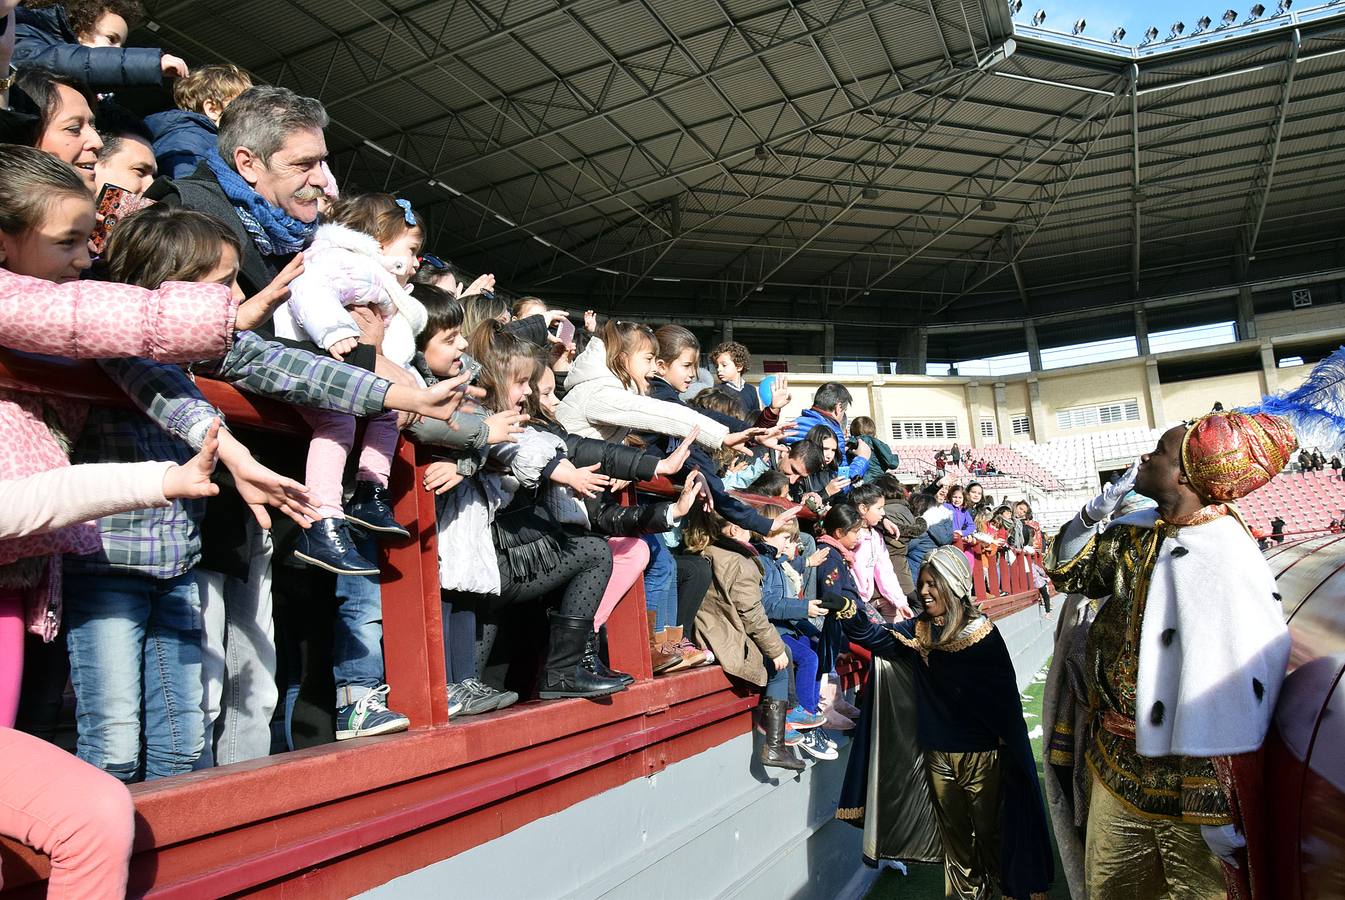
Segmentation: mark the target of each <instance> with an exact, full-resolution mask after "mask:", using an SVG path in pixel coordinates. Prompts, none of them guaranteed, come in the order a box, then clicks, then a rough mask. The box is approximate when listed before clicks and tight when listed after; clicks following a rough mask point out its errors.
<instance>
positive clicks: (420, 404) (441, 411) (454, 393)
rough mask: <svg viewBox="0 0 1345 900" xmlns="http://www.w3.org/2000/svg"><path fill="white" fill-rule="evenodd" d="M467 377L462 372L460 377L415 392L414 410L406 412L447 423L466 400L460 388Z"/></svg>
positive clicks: (465, 382)
mask: <svg viewBox="0 0 1345 900" xmlns="http://www.w3.org/2000/svg"><path fill="white" fill-rule="evenodd" d="M468 377H469V376H468V374H467V373H466V372H463V373H462V374H461V375H457V376H455V377H453V378H449V379H448V380H446V381H441V382H439V383H438V384H436V385H434V386H433V387H430V388H425V389H424V390H420V391H417V392H416V394H417V402H416V403H415V408H413V409H409V410H407V412H414V413H420V414H421V415H423V416H426V417H428V418H431V419H440V420H442V421H448V420H449V419H451V418H452V417H453V413H455V412H457V410H458V407H460V406H462V405H463V402H464V401H465V400H466V399H467V395H466V394H465V393H463V391H462V387H463V386H464V385H465V384H467V379H468Z"/></svg>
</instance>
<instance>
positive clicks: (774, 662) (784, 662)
mask: <svg viewBox="0 0 1345 900" xmlns="http://www.w3.org/2000/svg"><path fill="white" fill-rule="evenodd" d="M771 666H772V667H773V668H774V669H775V671H777V672H783V671H784V670H785V669H787V668H789V654H788V653H781V654H780V655H779V656H772V657H771Z"/></svg>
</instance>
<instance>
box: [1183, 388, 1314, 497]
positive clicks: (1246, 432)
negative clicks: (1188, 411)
mask: <svg viewBox="0 0 1345 900" xmlns="http://www.w3.org/2000/svg"><path fill="white" fill-rule="evenodd" d="M1297 447H1298V439H1297V438H1296V437H1295V436H1294V429H1293V427H1292V426H1291V425H1290V424H1289V422H1288V421H1287V420H1285V419H1282V418H1280V417H1279V416H1272V415H1268V414H1266V413H1252V414H1248V413H1243V412H1237V411H1236V410H1233V411H1229V412H1217V413H1210V414H1209V415H1207V416H1204V417H1203V418H1201V419H1198V420H1196V422H1195V423H1194V424H1192V425H1191V427H1190V428H1188V429H1186V436H1185V437H1184V438H1182V468H1183V469H1184V470H1185V471H1186V477H1187V478H1189V479H1190V481H1191V486H1192V487H1194V488H1195V490H1196V492H1197V493H1199V494H1200V496H1201V497H1202V498H1203V499H1205V500H1208V501H1213V502H1218V503H1226V502H1227V501H1229V500H1237V499H1238V498H1239V497H1245V496H1247V495H1248V494H1250V493H1251V492H1252V491H1254V490H1256V489H1257V488H1259V487H1261V486H1263V485H1265V484H1267V483H1269V481H1270V479H1272V478H1274V477H1275V476H1276V475H1278V474H1279V473H1280V471H1281V470H1282V469H1283V468H1284V467H1285V465H1286V464H1287V463H1288V462H1289V455H1290V454H1291V453H1293V452H1294V450H1295V449H1296V448H1297Z"/></svg>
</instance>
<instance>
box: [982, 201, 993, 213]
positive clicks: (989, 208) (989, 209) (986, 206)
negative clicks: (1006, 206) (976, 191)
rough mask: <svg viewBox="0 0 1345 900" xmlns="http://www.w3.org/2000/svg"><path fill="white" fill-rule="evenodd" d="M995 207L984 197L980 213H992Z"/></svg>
mask: <svg viewBox="0 0 1345 900" xmlns="http://www.w3.org/2000/svg"><path fill="white" fill-rule="evenodd" d="M995 206H996V203H995V201H994V200H991V199H990V198H989V197H986V198H985V199H984V200H982V201H981V212H994V211H995Z"/></svg>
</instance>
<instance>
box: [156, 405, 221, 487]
mask: <svg viewBox="0 0 1345 900" xmlns="http://www.w3.org/2000/svg"><path fill="white" fill-rule="evenodd" d="M218 456H219V419H218V418H217V419H214V420H212V421H211V423H210V430H209V431H207V432H206V435H205V443H203V444H202V445H201V450H200V452H199V453H197V454H196V455H195V456H193V457H192V458H191V459H190V460H188V461H187V462H185V463H183V464H182V465H180V466H173V467H172V468H170V469H169V470H168V471H167V472H164V473H163V495H164V497H166V498H168V499H169V500H202V499H204V498H206V497H213V496H215V495H216V494H218V493H219V485H217V484H214V483H213V482H212V481H211V480H210V476H211V475H213V474H214V472H215V460H216V458H217V457H218Z"/></svg>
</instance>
